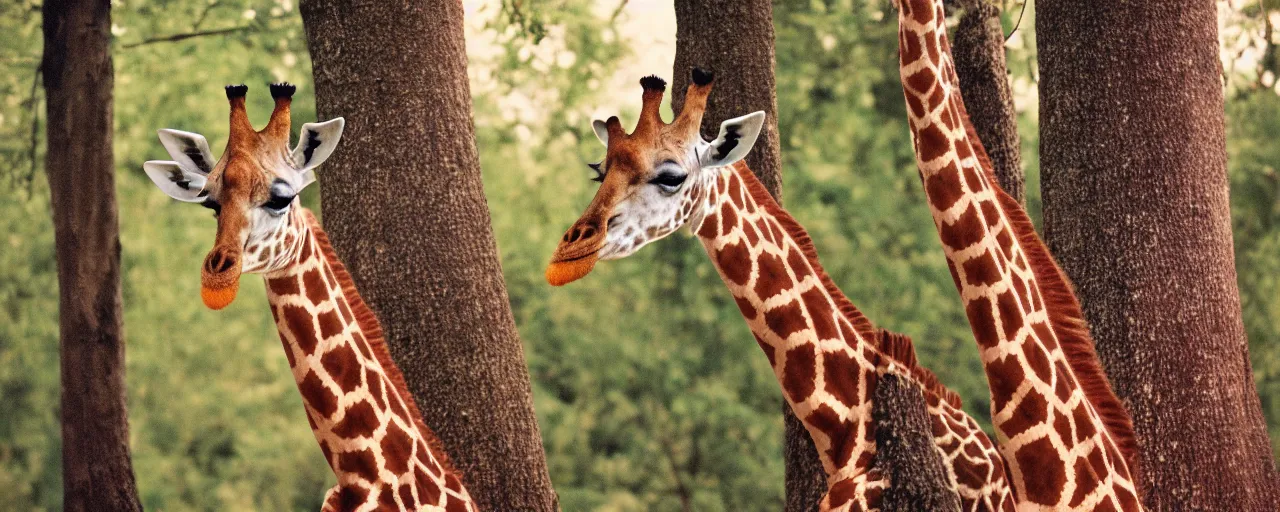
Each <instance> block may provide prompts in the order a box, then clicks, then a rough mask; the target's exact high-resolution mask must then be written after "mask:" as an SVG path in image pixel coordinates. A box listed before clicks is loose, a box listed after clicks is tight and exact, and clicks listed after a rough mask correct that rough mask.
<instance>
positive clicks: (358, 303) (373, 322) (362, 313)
mask: <svg viewBox="0 0 1280 512" xmlns="http://www.w3.org/2000/svg"><path fill="white" fill-rule="evenodd" d="M303 212H304V213H305V217H306V220H307V224H309V225H310V227H311V232H312V233H313V234H314V235H315V238H316V245H317V246H318V247H319V249H320V253H321V254H323V255H324V258H325V259H326V260H328V262H329V267H330V268H331V269H332V270H333V277H334V278H335V279H337V281H338V285H339V286H340V287H341V288H342V295H343V296H344V297H345V298H346V299H347V305H348V306H350V307H351V313H352V314H353V315H354V316H355V317H356V324H357V325H359V326H360V331H361V334H363V335H364V337H365V341H366V342H368V344H369V349H370V350H372V351H373V354H374V357H376V358H377V359H378V364H379V365H380V366H382V371H383V373H385V374H386V375H387V379H389V380H390V381H391V388H392V389H393V390H394V391H395V393H396V394H398V395H400V400H401V401H402V402H404V404H405V407H408V408H409V414H410V415H412V416H413V423H414V425H416V426H417V427H418V430H419V431H420V432H422V437H424V438H426V441H427V444H428V446H429V447H430V448H431V450H432V451H433V452H434V453H433V455H435V457H436V460H437V461H439V462H440V465H441V466H442V467H443V468H444V471H445V472H447V473H452V474H453V475H454V476H456V477H458V479H459V480H461V479H462V478H463V475H462V474H460V473H459V472H458V470H457V468H456V467H454V465H453V462H452V461H451V460H449V453H448V452H447V451H445V449H444V444H443V443H441V442H440V438H439V437H436V433H435V431H433V430H431V427H428V426H427V424H426V423H425V422H423V420H422V412H421V411H420V410H418V403H417V402H415V401H414V399H413V395H412V394H410V393H409V387H408V386H407V385H405V380H404V374H402V373H400V367H399V366H396V362H395V360H394V359H392V358H391V352H390V351H389V350H388V348H387V341H386V338H384V337H383V333H382V324H381V323H379V322H378V316H377V315H375V314H374V313H373V310H371V309H369V306H368V304H365V302H364V299H362V298H361V297H360V292H358V291H356V284H355V281H354V280H352V278H351V274H350V273H348V272H347V267H346V266H345V265H343V264H342V260H340V259H339V258H338V253H337V251H335V250H334V249H333V245H332V244H330V243H329V235H328V234H327V233H325V231H324V228H322V227H320V222H319V221H318V220H316V216H315V214H314V213H312V212H311V210H303Z"/></svg>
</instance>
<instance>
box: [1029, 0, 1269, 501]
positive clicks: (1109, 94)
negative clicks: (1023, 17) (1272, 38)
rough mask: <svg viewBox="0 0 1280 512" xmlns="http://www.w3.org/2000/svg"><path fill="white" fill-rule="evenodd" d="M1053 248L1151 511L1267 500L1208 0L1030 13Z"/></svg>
mask: <svg viewBox="0 0 1280 512" xmlns="http://www.w3.org/2000/svg"><path fill="white" fill-rule="evenodd" d="M1036 29H1037V33H1038V35H1039V50H1040V71H1041V77H1042V79H1041V83H1040V98H1041V115H1040V118H1041V125H1040V133H1041V168H1042V169H1043V173H1044V177H1043V180H1044V181H1043V184H1044V223H1045V234H1046V238H1047V241H1048V243H1049V246H1050V248H1051V249H1052V251H1053V253H1054V255H1055V256H1057V258H1058V260H1059V262H1060V263H1061V264H1062V266H1063V268H1064V269H1065V270H1066V272H1067V274H1068V275H1069V276H1070V277H1071V279H1072V281H1074V282H1075V285H1076V290H1077V292H1078V294H1079V295H1080V299H1081V302H1082V303H1083V305H1084V312H1085V316H1086V317H1087V319H1088V320H1089V323H1090V326H1091V327H1092V331H1093V334H1094V338H1095V340H1096V341H1097V344H1098V355H1099V357H1100V358H1101V359H1102V363H1103V366H1104V368H1105V369H1106V370H1107V374H1108V376H1109V377H1110V378H1111V382H1112V384H1113V386H1114V389H1115V391H1116V394H1117V395H1119V396H1120V398H1121V399H1122V400H1123V401H1124V403H1125V405H1126V406H1127V407H1128V409H1129V412H1130V414H1131V415H1132V416H1133V420H1134V427H1135V430H1136V433H1137V437H1138V445H1139V449H1140V456H1141V462H1140V465H1141V468H1142V477H1143V478H1142V483H1143V487H1144V488H1145V495H1144V498H1143V501H1144V502H1145V503H1146V505H1147V507H1148V508H1149V509H1150V510H1223V509H1230V510H1268V511H1274V510H1280V503H1277V496H1276V472H1275V465H1274V463H1273V461H1272V455H1271V445H1270V443H1269V442H1268V439H1267V429H1266V424H1265V422H1264V421H1263V417H1262V412H1261V409H1260V405H1259V399H1258V393H1257V390H1256V388H1255V386H1254V383H1253V372H1252V370H1251V368H1250V364H1249V353H1248V344H1247V343H1246V339H1245V333H1244V328H1243V325H1242V323H1241V318H1240V298H1239V292H1238V290H1237V288H1236V271H1235V266H1234V263H1233V254H1232V241H1231V217H1230V209H1229V204H1228V201H1227V173H1226V159H1227V157H1226V150H1225V136H1224V127H1223V125H1224V121H1223V95H1222V85H1221V76H1220V67H1219V61H1218V34H1217V16H1216V11H1215V6H1214V3H1213V2H1205V1H1190V0H1182V1H1167V2H1127V3H1126V2H1121V3H1116V2H1097V1H1084V2H1081V1H1063V0H1045V1H1043V2H1041V3H1040V4H1039V5H1038V6H1037V22H1036Z"/></svg>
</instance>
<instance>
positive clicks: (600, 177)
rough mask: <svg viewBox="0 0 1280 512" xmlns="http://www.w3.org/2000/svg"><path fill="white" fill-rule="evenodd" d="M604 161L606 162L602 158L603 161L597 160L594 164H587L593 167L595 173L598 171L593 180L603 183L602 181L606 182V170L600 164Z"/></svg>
mask: <svg viewBox="0 0 1280 512" xmlns="http://www.w3.org/2000/svg"><path fill="white" fill-rule="evenodd" d="M603 163H604V161H603V160H602V161H599V162H596V163H594V164H587V167H590V168H591V170H592V171H595V173H596V175H595V177H593V178H591V181H594V182H596V183H602V182H604V171H603V170H601V169H600V166H601V164H603Z"/></svg>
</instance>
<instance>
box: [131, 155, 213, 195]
mask: <svg viewBox="0 0 1280 512" xmlns="http://www.w3.org/2000/svg"><path fill="white" fill-rule="evenodd" d="M142 170H144V171H146V172H147V177H149V178H151V181H152V182H154V183H155V184H156V186H157V187H160V190H163V191H164V193H166V194H169V197H172V198H174V199H177V200H179V201H183V202H187V203H198V202H201V201H204V200H205V198H207V197H208V196H209V193H208V192H205V191H204V185H205V176H204V175H203V174H200V173H198V172H193V171H192V170H190V169H188V168H187V167H186V166H184V165H182V164H179V163H178V162H171V161H167V160H152V161H149V162H146V163H144V164H142Z"/></svg>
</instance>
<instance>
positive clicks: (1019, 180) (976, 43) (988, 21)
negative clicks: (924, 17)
mask: <svg viewBox="0 0 1280 512" xmlns="http://www.w3.org/2000/svg"><path fill="white" fill-rule="evenodd" d="M947 6H948V7H953V6H954V7H959V8H960V9H963V11H964V12H963V14H961V16H960V25H959V26H957V27H956V30H955V37H954V38H953V40H952V46H951V53H952V55H953V56H955V63H956V74H957V75H959V77H960V92H961V94H962V95H963V96H964V104H965V107H966V108H967V110H968V111H969V118H970V121H972V122H973V127H974V129H975V130H977V132H978V138H979V139H980V140H982V146H983V147H984V148H986V150H987V155H988V156H990V157H991V164H992V165H993V166H994V167H995V174H996V180H997V181H998V182H999V183H1000V188H1003V189H1004V191H1005V192H1008V193H1009V195H1011V196H1013V198H1014V199H1017V200H1018V202H1019V203H1021V202H1024V198H1025V195H1026V194H1025V191H1024V188H1025V186H1024V184H1023V182H1024V178H1023V173H1022V157H1021V154H1020V151H1021V149H1020V148H1019V145H1018V112H1017V111H1015V110H1014V108H1013V93H1012V91H1011V90H1010V88H1009V69H1008V68H1007V67H1006V65H1005V60H1004V58H1005V56H1004V32H1003V29H1002V28H1001V27H1000V8H999V7H997V6H996V5H995V4H993V3H991V2H990V1H989V0H955V1H951V0H948V1H947Z"/></svg>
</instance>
